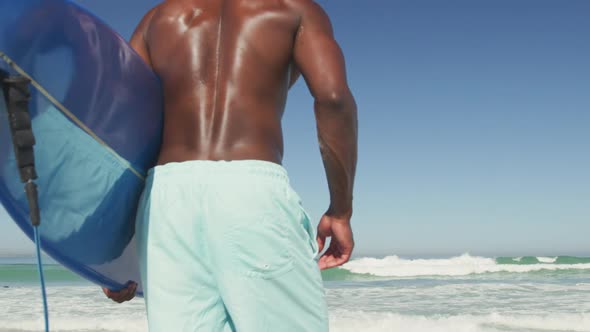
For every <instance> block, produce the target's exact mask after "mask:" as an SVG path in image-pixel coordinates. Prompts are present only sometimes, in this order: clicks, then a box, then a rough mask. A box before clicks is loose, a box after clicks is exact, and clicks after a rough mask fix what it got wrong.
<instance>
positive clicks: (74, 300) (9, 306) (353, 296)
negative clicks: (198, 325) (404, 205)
mask: <svg viewBox="0 0 590 332" xmlns="http://www.w3.org/2000/svg"><path fill="white" fill-rule="evenodd" d="M19 262H20V263H19ZM30 263H31V262H28V261H23V260H20V261H19V260H18V259H10V260H9V259H3V260H0V307H1V308H3V310H2V312H1V313H0V332H23V331H42V326H43V324H42V320H41V318H42V312H41V310H42V305H41V298H40V291H39V288H38V284H37V282H36V280H37V274H36V273H37V272H36V267H35V266H34V265H32V264H30ZM45 271H46V275H47V279H48V289H47V291H48V296H49V308H50V319H51V327H52V331H56V332H58V331H64V332H65V331H81V332H99V331H100V332H111V331H112V332H119V331H125V332H136V331H137V332H140V331H142V332H143V331H147V322H146V318H145V307H144V303H143V300H142V299H137V298H136V299H134V300H133V301H131V302H128V303H125V304H121V305H119V304H116V303H113V302H111V301H110V300H108V299H106V298H105V296H104V295H103V294H102V292H101V290H100V288H99V287H97V286H95V285H91V284H89V283H87V282H86V281H84V280H82V279H80V278H79V277H77V276H75V275H73V274H72V273H70V272H69V271H67V270H65V269H64V268H62V267H61V266H59V265H55V264H47V265H46V267H45ZM322 276H323V279H324V285H325V288H326V297H327V301H328V305H329V309H330V331H335V332H353V331H367V332H382V331H404V332H499V331H504V332H506V331H510V332H512V331H522V332H524V331H539V332H540V331H544V332H547V331H552V332H559V331H563V332H565V331H569V332H571V331H574V332H581V331H590V301H589V299H590V259H589V258H580V257H563V256H560V257H555V256H553V257H551V256H545V257H542V256H540V257H536V256H528V257H495V258H486V257H479V256H472V255H468V254H464V255H460V256H455V257H448V258H423V259H417V258H413V259H409V258H402V257H398V256H394V255H391V256H385V257H383V256H382V257H362V258H356V259H354V260H352V261H351V262H349V263H348V264H347V265H345V266H344V267H343V268H337V269H332V270H328V271H324V272H323V274H322Z"/></svg>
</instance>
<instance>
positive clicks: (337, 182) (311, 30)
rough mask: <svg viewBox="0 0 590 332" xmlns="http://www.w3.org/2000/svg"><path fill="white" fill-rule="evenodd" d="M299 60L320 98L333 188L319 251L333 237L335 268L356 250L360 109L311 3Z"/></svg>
mask: <svg viewBox="0 0 590 332" xmlns="http://www.w3.org/2000/svg"><path fill="white" fill-rule="evenodd" d="M294 60H295V61H294V62H295V65H296V66H297V68H298V69H299V70H300V72H301V74H302V75H303V77H304V79H305V81H306V83H307V85H308V87H309V90H310V92H311V94H312V95H313V97H314V99H315V116H316V122H317V130H318V139H319V143H320V151H321V155H322V159H323V162H324V167H325V169H326V176H327V179H328V186H329V190H330V207H329V208H328V210H327V212H326V214H325V216H324V218H322V221H320V225H319V226H318V242H319V246H320V251H321V250H322V248H323V246H324V243H325V238H326V237H329V236H332V241H331V243H330V248H329V249H328V251H326V253H325V254H324V255H323V256H322V258H320V267H322V268H330V267H334V266H338V265H341V264H343V263H345V262H346V261H347V260H348V259H349V258H350V254H351V252H352V246H353V241H352V232H351V231H350V224H349V223H350V218H351V216H352V196H353V187H354V177H355V171H356V162H357V131H358V125H357V108H356V103H355V100H354V97H353V96H352V93H351V92H350V89H349V87H348V83H347V79H346V68H345V63H344V56H343V54H342V51H341V49H340V47H339V46H338V43H337V42H336V41H335V39H334V35H333V31H332V26H331V23H330V20H329V18H328V16H327V15H326V13H325V12H324V11H323V9H322V8H321V7H320V6H319V5H317V4H315V3H314V2H312V1H308V2H306V4H305V6H304V8H303V10H302V15H301V23H300V27H299V31H298V32H297V36H296V38H295V48H294ZM322 259H323V263H324V264H322Z"/></svg>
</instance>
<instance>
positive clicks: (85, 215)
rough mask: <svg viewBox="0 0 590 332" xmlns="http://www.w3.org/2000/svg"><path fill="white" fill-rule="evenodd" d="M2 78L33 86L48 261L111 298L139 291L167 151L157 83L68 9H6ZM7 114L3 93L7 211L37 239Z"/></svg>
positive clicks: (64, 5)
mask: <svg viewBox="0 0 590 332" xmlns="http://www.w3.org/2000/svg"><path fill="white" fill-rule="evenodd" d="M0 70H3V71H5V72H8V73H10V74H11V75H22V76H25V77H28V78H29V79H30V80H31V82H32V83H31V93H32V98H31V101H30V103H29V108H30V113H31V117H32V127H33V133H34V135H35V138H36V141H37V144H36V146H35V161H36V167H37V174H38V180H37V181H36V182H37V185H38V187H39V205H40V209H41V226H40V234H41V246H42V249H43V251H44V252H45V253H46V254H48V255H49V256H51V257H52V258H53V259H55V260H56V261H58V262H60V263H61V264H63V265H64V266H66V267H67V268H69V269H71V270H72V271H74V272H76V273H77V274H79V275H81V276H82V277H84V278H86V279H88V280H90V281H92V282H94V283H97V284H99V285H102V286H105V287H109V288H111V289H118V288H122V287H124V285H125V284H126V283H127V282H128V281H129V280H134V281H137V282H139V281H140V279H139V268H138V260H137V255H136V251H135V240H134V229H135V228H134V220H135V213H136V207H137V203H138V201H139V198H140V195H141V191H142V189H143V185H144V178H145V176H146V173H147V170H148V169H149V168H150V167H152V166H153V165H154V163H155V161H156V158H157V154H158V150H159V146H160V143H161V132H162V121H163V98H162V92H161V91H162V90H161V88H160V82H159V80H158V78H157V76H156V75H155V74H154V73H153V72H152V71H151V70H150V68H149V67H148V66H147V65H146V64H145V63H144V62H143V61H142V59H141V58H140V57H139V56H138V55H137V54H136V53H135V52H134V51H133V50H132V49H131V47H130V46H129V45H128V44H127V43H126V42H125V41H124V40H123V38H121V37H120V36H119V35H118V34H117V33H115V32H114V31H113V30H111V29H110V28H109V27H108V26H107V25H106V24H105V23H103V22H102V21H101V20H99V19H98V18H96V17H95V16H93V15H92V14H91V13H89V12H88V11H86V10H84V9H83V8H81V7H79V6H78V5H75V4H73V3H71V2H68V1H64V0H18V1H15V0H0ZM5 108H6V105H5V103H4V96H2V95H1V92H0V203H1V204H2V205H3V206H4V208H5V209H6V211H8V213H9V214H10V216H11V217H12V219H13V220H14V222H16V223H17V224H18V226H19V227H20V228H21V229H22V230H23V232H24V233H25V234H26V235H27V236H28V237H29V238H32V237H33V229H32V226H31V223H30V219H29V208H28V203H27V200H26V197H25V194H24V191H23V185H22V183H20V179H19V176H18V169H17V166H16V163H15V157H14V151H13V148H12V141H11V137H10V130H9V127H8V121H7V113H6V109H5ZM138 290H139V292H140V293H141V285H140V286H139V288H138Z"/></svg>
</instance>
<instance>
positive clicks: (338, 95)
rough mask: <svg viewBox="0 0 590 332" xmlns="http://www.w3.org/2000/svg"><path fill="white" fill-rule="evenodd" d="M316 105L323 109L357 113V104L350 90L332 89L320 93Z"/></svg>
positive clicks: (317, 95)
mask: <svg viewBox="0 0 590 332" xmlns="http://www.w3.org/2000/svg"><path fill="white" fill-rule="evenodd" d="M315 104H316V106H317V107H319V108H322V109H324V108H325V109H330V110H334V111H343V112H353V113H356V103H355V100H354V97H353V96H352V93H351V92H350V90H349V89H330V90H325V91H323V92H322V93H318V94H316V96H315Z"/></svg>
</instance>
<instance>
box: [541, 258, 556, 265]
mask: <svg viewBox="0 0 590 332" xmlns="http://www.w3.org/2000/svg"><path fill="white" fill-rule="evenodd" d="M537 260H538V261H539V262H541V263H549V264H551V263H555V261H556V260H557V257H537Z"/></svg>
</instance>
